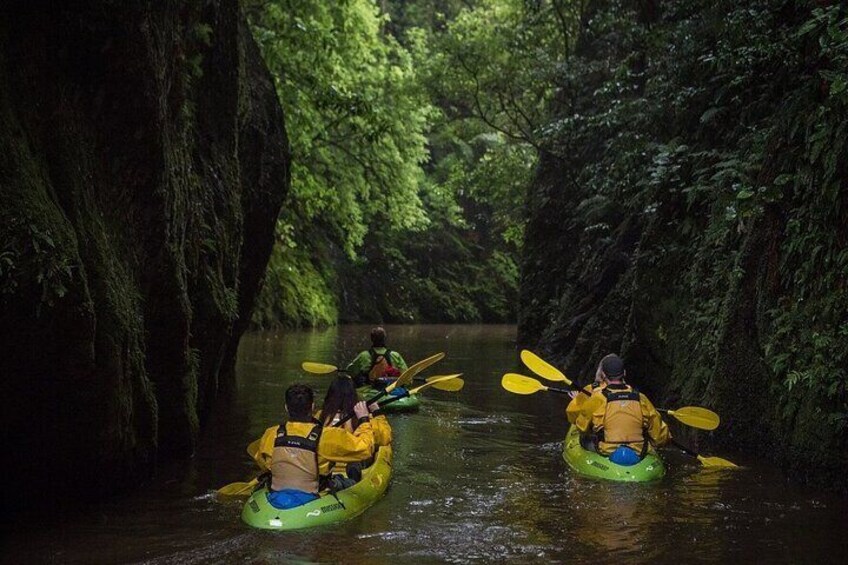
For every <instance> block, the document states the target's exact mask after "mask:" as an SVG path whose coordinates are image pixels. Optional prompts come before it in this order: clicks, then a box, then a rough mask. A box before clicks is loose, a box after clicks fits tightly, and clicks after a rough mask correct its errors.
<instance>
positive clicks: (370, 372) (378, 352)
mask: <svg viewBox="0 0 848 565" xmlns="http://www.w3.org/2000/svg"><path fill="white" fill-rule="evenodd" d="M405 370H406V361H404V360H403V356H401V354H400V353H398V352H397V351H392V350H390V349H389V348H387V347H386V330H385V329H383V328H382V327H376V328H374V329H372V330H371V349H366V350H365V351H362V352H360V354H359V355H357V356H356V358H355V359H354V360H353V361H351V363H350V365H348V366H347V373H348V374H349V375H350V376H351V377H353V382H354V383H355V384H356V386H357V387H360V386H365V385H371V386H373V387H376V388H385V387H386V386H387V385H389V384H390V383H391V382H392V381H393V380H394V379H396V378H397V377H399V376H400V374H401V373H402V372H403V371H405Z"/></svg>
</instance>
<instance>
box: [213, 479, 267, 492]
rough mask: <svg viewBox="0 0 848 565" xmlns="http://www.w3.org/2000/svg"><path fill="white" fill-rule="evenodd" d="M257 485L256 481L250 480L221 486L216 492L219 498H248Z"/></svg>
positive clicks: (257, 481)
mask: <svg viewBox="0 0 848 565" xmlns="http://www.w3.org/2000/svg"><path fill="white" fill-rule="evenodd" d="M258 484H259V480H258V479H252V480H251V481H250V482H248V483H245V482H235V483H230V484H228V485H225V486H222V487H221V488H219V489H218V490H217V491H215V492H217V493H218V494H219V495H220V496H248V495H250V493H251V492H253V489H254V488H255V487H256V485H258Z"/></svg>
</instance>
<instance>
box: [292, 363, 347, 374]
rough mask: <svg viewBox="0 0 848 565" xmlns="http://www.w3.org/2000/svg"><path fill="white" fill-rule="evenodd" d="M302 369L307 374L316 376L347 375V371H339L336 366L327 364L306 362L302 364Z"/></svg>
mask: <svg viewBox="0 0 848 565" xmlns="http://www.w3.org/2000/svg"><path fill="white" fill-rule="evenodd" d="M300 368H301V369H303V370H304V371H306V372H307V373H312V374H314V375H329V374H330V373H347V371H346V370H345V369H339V368H338V367H336V366H335V365H329V364H327V363H313V362H312V361H304V362H303V363H301V364H300Z"/></svg>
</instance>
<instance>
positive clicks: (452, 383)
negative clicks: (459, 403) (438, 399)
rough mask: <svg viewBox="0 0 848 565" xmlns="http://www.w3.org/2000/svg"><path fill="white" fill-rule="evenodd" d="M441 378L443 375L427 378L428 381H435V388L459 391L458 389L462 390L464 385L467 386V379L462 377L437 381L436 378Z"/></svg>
mask: <svg viewBox="0 0 848 565" xmlns="http://www.w3.org/2000/svg"><path fill="white" fill-rule="evenodd" d="M440 378H441V377H427V379H426V380H427V382H428V383H429V382H433V388H434V389H436V390H443V391H445V392H458V391H460V390H462V387H464V386H465V381H464V380H462V379H460V378H456V379H450V380H447V381H442V380H438V381H437V380H436V379H440ZM434 381H435V382H434Z"/></svg>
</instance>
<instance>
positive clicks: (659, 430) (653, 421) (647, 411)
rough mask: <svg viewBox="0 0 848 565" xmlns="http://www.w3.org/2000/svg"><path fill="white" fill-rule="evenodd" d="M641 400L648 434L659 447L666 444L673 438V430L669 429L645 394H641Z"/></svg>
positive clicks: (644, 423)
mask: <svg viewBox="0 0 848 565" xmlns="http://www.w3.org/2000/svg"><path fill="white" fill-rule="evenodd" d="M639 402H640V404H641V405H642V425H643V426H644V427H645V429H646V430H648V435H649V436H650V438H651V440H652V441H653V442H654V445H656V446H657V447H659V446H661V445H665V444H666V443H668V440H669V439H671V432H669V430H668V425H667V424H666V423H665V422H663V420H662V417H661V416H660V413H659V412H657V409H656V408H654V405H653V404H651V401H650V400H648V397H647V396H645V395H644V394H640V395H639Z"/></svg>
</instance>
